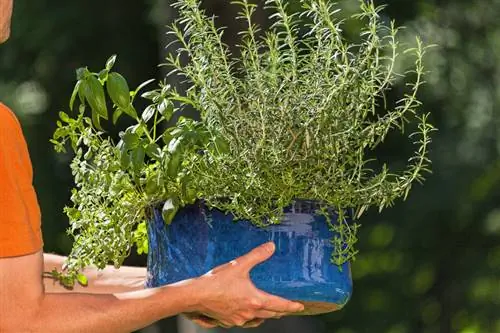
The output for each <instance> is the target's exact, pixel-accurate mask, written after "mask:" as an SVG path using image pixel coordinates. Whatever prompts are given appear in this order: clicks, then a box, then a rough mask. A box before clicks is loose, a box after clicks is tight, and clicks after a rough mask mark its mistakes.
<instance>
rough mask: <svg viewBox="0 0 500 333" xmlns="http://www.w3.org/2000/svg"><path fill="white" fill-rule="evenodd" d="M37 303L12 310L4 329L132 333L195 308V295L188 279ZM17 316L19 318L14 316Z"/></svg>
mask: <svg viewBox="0 0 500 333" xmlns="http://www.w3.org/2000/svg"><path fill="white" fill-rule="evenodd" d="M37 304H38V308H37V309H33V308H32V309H29V310H28V309H26V310H25V311H13V312H12V314H11V315H10V316H9V317H10V320H9V321H10V324H11V327H12V328H13V329H9V328H8V327H7V328H6V330H5V331H2V332H5V333H14V332H15V333H18V332H37V333H44V332H47V333H48V332H50V333H59V332H61V333H66V332H75V333H77V332H82V333H83V332H85V333H86V332H93V333H100V332H103V333H110V332H113V333H114V332H117V333H119V332H124V333H125V332H132V331H134V330H137V329H140V328H142V327H145V326H147V325H149V324H151V323H153V322H155V321H158V320H160V319H162V318H165V317H169V316H173V315H176V314H179V313H181V312H189V311H193V310H194V309H195V308H194V306H195V305H196V295H195V294H194V293H193V288H192V286H191V282H190V281H187V282H184V283H183V284H178V285H172V286H166V287H163V288H159V289H150V290H141V291H135V292H128V293H117V294H108V295H90V294H71V293H68V294H53V293H48V294H44V295H43V297H42V299H41V300H40V301H39V302H37ZM8 312H9V311H8ZM6 315H9V314H8V313H7V314H6ZM16 315H17V316H18V317H19V318H17V320H16V319H15V318H14V319H13V318H12V317H13V316H16ZM6 318H8V317H7V316H6Z"/></svg>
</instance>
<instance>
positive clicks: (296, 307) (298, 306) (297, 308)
mask: <svg viewBox="0 0 500 333" xmlns="http://www.w3.org/2000/svg"><path fill="white" fill-rule="evenodd" d="M293 310H294V311H303V310H304V305H302V304H300V303H294V305H293Z"/></svg>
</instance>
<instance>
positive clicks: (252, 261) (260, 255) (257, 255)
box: [235, 242, 275, 271]
mask: <svg viewBox="0 0 500 333" xmlns="http://www.w3.org/2000/svg"><path fill="white" fill-rule="evenodd" d="M274 250H275V246H274V243H272V242H268V243H265V244H262V245H260V246H258V247H256V248H255V249H253V250H252V251H250V252H248V253H247V254H245V255H243V256H241V257H239V258H238V259H236V260H235V261H236V262H237V263H238V264H239V265H241V267H243V268H244V269H245V270H247V271H250V270H251V269H252V268H253V267H254V266H256V265H258V264H260V263H262V262H264V261H266V260H267V259H269V258H271V256H272V255H273V253H274Z"/></svg>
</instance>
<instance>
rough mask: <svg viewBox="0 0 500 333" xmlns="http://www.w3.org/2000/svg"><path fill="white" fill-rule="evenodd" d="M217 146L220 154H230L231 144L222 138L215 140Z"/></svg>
mask: <svg viewBox="0 0 500 333" xmlns="http://www.w3.org/2000/svg"><path fill="white" fill-rule="evenodd" d="M215 145H216V147H217V152H218V153H219V154H227V153H229V144H228V143H227V142H226V141H225V140H224V139H222V138H220V137H217V138H215Z"/></svg>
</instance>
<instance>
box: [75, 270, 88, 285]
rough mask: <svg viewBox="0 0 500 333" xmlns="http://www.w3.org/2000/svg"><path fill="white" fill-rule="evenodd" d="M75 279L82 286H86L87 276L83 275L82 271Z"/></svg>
mask: <svg viewBox="0 0 500 333" xmlns="http://www.w3.org/2000/svg"><path fill="white" fill-rule="evenodd" d="M76 279H77V280H78V283H79V284H80V285H82V286H84V287H86V286H87V285H88V283H89V281H88V279H87V277H86V276H85V275H83V274H82V273H79V274H78V275H77V276H76Z"/></svg>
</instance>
